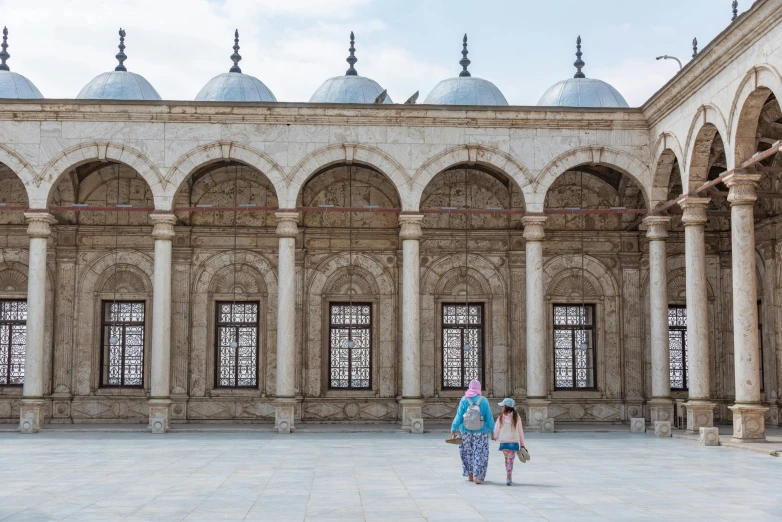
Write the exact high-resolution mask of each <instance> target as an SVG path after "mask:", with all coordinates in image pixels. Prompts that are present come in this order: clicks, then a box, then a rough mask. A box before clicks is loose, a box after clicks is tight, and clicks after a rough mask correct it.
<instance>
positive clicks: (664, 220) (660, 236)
mask: <svg viewBox="0 0 782 522" xmlns="http://www.w3.org/2000/svg"><path fill="white" fill-rule="evenodd" d="M643 224H644V225H646V237H647V238H649V240H650V241H665V240H666V239H667V238H668V228H669V227H670V226H671V218H669V217H666V216H648V217H645V218H644V219H643Z"/></svg>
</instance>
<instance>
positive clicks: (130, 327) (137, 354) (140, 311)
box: [101, 301, 145, 388]
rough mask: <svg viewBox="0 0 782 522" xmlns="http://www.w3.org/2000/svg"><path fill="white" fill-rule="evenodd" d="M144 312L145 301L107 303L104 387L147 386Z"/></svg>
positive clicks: (104, 337)
mask: <svg viewBox="0 0 782 522" xmlns="http://www.w3.org/2000/svg"><path fill="white" fill-rule="evenodd" d="M144 312H145V303H144V301H103V319H102V321H101V322H102V324H103V328H102V329H101V330H102V331H101V337H102V338H101V346H102V347H103V350H102V351H101V353H102V359H103V360H102V361H101V368H103V371H102V372H101V385H102V386H117V387H127V388H141V387H143V386H144V319H145V318H144ZM112 340H116V343H114V344H112V342H111V341H112Z"/></svg>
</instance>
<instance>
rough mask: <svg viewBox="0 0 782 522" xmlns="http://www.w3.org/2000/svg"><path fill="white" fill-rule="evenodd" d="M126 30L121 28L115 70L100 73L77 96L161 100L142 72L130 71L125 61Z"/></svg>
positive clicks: (84, 97)
mask: <svg viewBox="0 0 782 522" xmlns="http://www.w3.org/2000/svg"><path fill="white" fill-rule="evenodd" d="M124 51H125V31H124V29H120V30H119V52H118V53H117V55H116V58H117V61H119V65H118V66H117V67H115V68H114V70H113V71H110V72H105V73H103V74H99V75H98V76H96V77H95V78H93V79H92V81H91V82H90V83H88V84H87V85H85V86H84V88H83V89H82V90H81V91H80V92H79V94H78V95H77V96H76V98H78V99H82V100H159V99H160V95H159V94H158V93H157V91H156V90H155V88H154V87H152V85H150V83H149V82H148V81H147V80H146V79H145V78H144V77H143V76H141V75H140V74H136V73H132V72H128V70H127V69H126V68H125V65H124V63H123V62H124V61H125V60H127V58H128V57H127V56H126V55H125V52H124Z"/></svg>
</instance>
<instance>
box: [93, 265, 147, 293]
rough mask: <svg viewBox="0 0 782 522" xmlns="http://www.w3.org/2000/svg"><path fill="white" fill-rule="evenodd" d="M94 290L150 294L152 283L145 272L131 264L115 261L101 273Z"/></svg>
mask: <svg viewBox="0 0 782 522" xmlns="http://www.w3.org/2000/svg"><path fill="white" fill-rule="evenodd" d="M96 291H97V292H101V293H111V292H115V291H116V293H118V294H151V293H152V283H151V281H150V280H149V277H148V276H147V274H145V273H144V272H143V271H141V270H139V269H138V268H136V267H135V266H133V265H128V264H126V263H117V264H115V265H114V266H113V267H111V268H109V269H107V270H106V271H105V272H104V273H103V274H101V277H100V279H99V280H98V283H97V284H96Z"/></svg>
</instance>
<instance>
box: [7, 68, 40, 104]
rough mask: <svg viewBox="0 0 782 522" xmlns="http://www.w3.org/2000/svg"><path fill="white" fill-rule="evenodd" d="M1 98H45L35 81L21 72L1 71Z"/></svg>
mask: <svg viewBox="0 0 782 522" xmlns="http://www.w3.org/2000/svg"><path fill="white" fill-rule="evenodd" d="M0 98H5V99H9V98H12V99H22V100H24V99H32V98H43V95H42V94H41V91H39V90H38V88H36V86H35V85H33V82H31V81H30V80H28V79H27V78H25V77H24V76H22V75H21V74H19V73H15V72H11V71H0Z"/></svg>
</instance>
